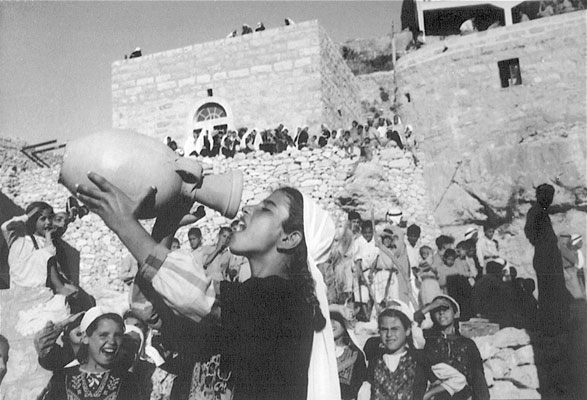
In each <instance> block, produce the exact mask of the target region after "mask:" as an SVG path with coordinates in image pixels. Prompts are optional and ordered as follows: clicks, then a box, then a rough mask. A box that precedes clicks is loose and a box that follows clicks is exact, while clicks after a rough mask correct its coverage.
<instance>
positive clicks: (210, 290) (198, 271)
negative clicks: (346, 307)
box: [77, 172, 340, 400]
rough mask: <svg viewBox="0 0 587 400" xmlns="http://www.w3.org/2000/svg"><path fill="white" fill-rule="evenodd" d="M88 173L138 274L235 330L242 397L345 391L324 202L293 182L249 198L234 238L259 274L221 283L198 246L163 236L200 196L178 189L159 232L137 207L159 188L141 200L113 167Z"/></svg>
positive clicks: (86, 194)
mask: <svg viewBox="0 0 587 400" xmlns="http://www.w3.org/2000/svg"><path fill="white" fill-rule="evenodd" d="M88 178H89V180H90V181H91V182H92V183H93V184H94V185H95V186H90V185H79V186H78V187H77V194H78V196H79V198H80V200H82V201H83V202H84V203H85V204H86V205H87V206H88V207H89V208H90V210H91V211H93V212H96V213H97V214H98V215H99V216H100V217H101V218H102V219H103V220H104V222H105V223H106V225H107V226H108V227H109V228H110V229H112V230H113V231H114V233H116V234H117V235H118V237H119V238H120V239H121V241H122V242H123V243H124V244H125V245H126V247H127V248H128V249H129V250H130V252H131V253H132V254H133V256H134V257H135V258H136V259H137V260H140V263H139V272H138V276H140V277H142V279H145V280H146V281H147V282H148V283H149V284H150V285H151V287H152V289H153V290H154V291H155V292H156V294H157V296H159V297H160V298H161V299H162V300H163V301H164V303H165V304H166V306H168V307H169V308H171V309H172V310H173V312H174V313H176V314H179V315H182V316H184V317H186V318H189V319H191V320H192V321H193V322H195V323H199V324H205V323H208V322H209V323H212V324H214V323H216V324H217V323H218V322H220V326H221V328H222V330H223V333H224V334H225V337H226V341H225V342H224V343H223V344H224V345H225V347H224V348H223V349H222V357H223V358H222V360H221V361H220V362H221V363H223V362H224V361H225V360H226V361H228V362H229V363H230V371H231V376H232V379H233V382H234V392H233V393H234V398H235V399H236V400H244V399H258V400H261V399H267V400H272V399H282V400H285V399H292V400H303V399H316V400H317V399H320V400H331V399H332V400H334V399H339V398H340V388H339V386H338V377H337V369H336V357H335V355H334V339H333V336H332V328H331V325H330V317H329V313H328V304H327V297H326V285H325V283H324V279H323V277H322V275H321V273H320V271H319V270H318V268H317V267H316V265H318V264H320V263H322V262H325V261H326V259H327V257H328V253H329V251H330V247H331V245H332V242H333V239H334V230H335V227H334V222H333V221H332V220H331V218H330V217H329V216H328V214H327V213H326V212H325V211H324V210H322V209H320V208H319V207H318V205H317V204H315V203H314V202H313V201H311V199H309V198H307V197H305V196H303V195H302V194H301V193H300V192H299V191H297V190H295V189H292V188H281V189H278V190H276V191H275V192H273V193H272V194H271V195H270V196H269V197H267V198H266V199H265V200H263V201H262V202H260V203H259V204H256V205H251V206H246V207H244V208H243V216H242V218H241V219H240V222H241V224H240V228H239V230H237V231H236V232H235V233H234V234H233V236H232V239H231V242H230V245H229V246H230V250H231V252H233V253H234V254H237V255H242V256H245V257H247V259H248V261H249V264H250V267H251V273H252V277H251V278H250V279H248V280H247V281H245V282H243V283H238V282H227V281H223V282H221V283H220V287H218V285H215V284H213V282H212V281H210V280H209V279H208V278H207V277H206V274H205V271H204V269H203V267H202V266H201V265H198V264H197V262H195V260H194V259H193V258H192V257H191V255H190V254H185V253H183V252H181V251H174V252H171V251H170V250H169V247H168V246H166V245H165V244H164V243H160V242H159V240H160V239H161V240H162V239H164V238H165V237H166V236H167V235H169V237H171V236H172V235H173V234H175V231H176V229H177V228H178V226H179V222H180V221H181V219H182V218H183V217H185V216H186V215H187V214H189V209H190V207H191V204H187V203H186V204H182V203H181V199H178V203H180V204H179V205H178V206H177V207H175V208H173V209H171V210H169V213H167V214H166V215H165V216H164V218H158V219H157V221H156V223H155V226H154V228H153V236H151V235H149V233H148V232H147V231H146V230H145V229H144V228H143V226H142V225H141V224H140V223H139V221H138V219H137V215H139V210H140V207H141V203H142V201H145V200H146V199H147V198H148V197H149V196H153V195H154V194H155V192H156V189H155V188H150V189H149V190H148V191H145V197H144V198H143V199H138V200H132V199H130V198H129V197H128V196H127V195H126V194H125V193H124V192H122V191H121V190H120V189H119V188H117V187H116V186H114V185H112V184H111V183H110V182H108V181H107V180H106V179H104V178H103V177H101V176H99V175H97V174H95V173H92V172H90V173H88ZM183 205H185V207H183ZM203 344H204V343H203Z"/></svg>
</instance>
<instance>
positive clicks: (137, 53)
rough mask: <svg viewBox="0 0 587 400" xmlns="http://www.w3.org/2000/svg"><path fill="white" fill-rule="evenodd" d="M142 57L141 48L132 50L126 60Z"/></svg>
mask: <svg viewBox="0 0 587 400" xmlns="http://www.w3.org/2000/svg"><path fill="white" fill-rule="evenodd" d="M142 55H143V53H142V52H141V48H140V47H137V48H136V49H134V51H133V52H132V53H130V56H129V57H128V58H137V57H141V56H142Z"/></svg>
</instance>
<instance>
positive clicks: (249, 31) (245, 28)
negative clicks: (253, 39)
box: [242, 24, 253, 35]
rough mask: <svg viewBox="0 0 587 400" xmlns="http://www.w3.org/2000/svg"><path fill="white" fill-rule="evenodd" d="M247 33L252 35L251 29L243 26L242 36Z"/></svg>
mask: <svg viewBox="0 0 587 400" xmlns="http://www.w3.org/2000/svg"><path fill="white" fill-rule="evenodd" d="M249 33H253V29H252V28H251V27H250V26H249V25H247V24H243V31H242V35H247V34H249Z"/></svg>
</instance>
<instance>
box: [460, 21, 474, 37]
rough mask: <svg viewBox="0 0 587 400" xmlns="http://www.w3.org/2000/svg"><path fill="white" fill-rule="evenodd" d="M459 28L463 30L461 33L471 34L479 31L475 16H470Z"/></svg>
mask: <svg viewBox="0 0 587 400" xmlns="http://www.w3.org/2000/svg"><path fill="white" fill-rule="evenodd" d="M459 29H460V31H461V35H469V34H471V33H475V32H477V30H478V29H477V26H476V24H475V17H473V18H469V19H468V20H466V21H465V22H463V23H462V24H461V27H460V28H459Z"/></svg>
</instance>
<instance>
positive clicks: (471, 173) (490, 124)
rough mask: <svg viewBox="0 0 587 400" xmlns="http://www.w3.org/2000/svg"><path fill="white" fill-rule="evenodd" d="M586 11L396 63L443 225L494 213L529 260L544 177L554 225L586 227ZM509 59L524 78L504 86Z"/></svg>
mask: <svg viewBox="0 0 587 400" xmlns="http://www.w3.org/2000/svg"><path fill="white" fill-rule="evenodd" d="M586 17H587V12H585V11H581V12H575V13H570V14H565V15H558V16H553V17H551V18H543V19H537V20H533V21H529V22H524V23H519V24H515V25H512V26H508V27H502V28H497V29H494V30H489V31H484V32H478V33H475V34H471V35H467V36H463V37H454V38H450V39H447V40H444V41H439V42H436V43H434V44H431V45H429V46H424V47H423V48H422V49H420V50H418V51H416V52H413V53H410V54H409V55H407V56H405V57H403V58H401V59H400V60H399V61H398V65H397V71H396V73H397V85H398V90H397V97H396V103H397V105H398V106H399V109H400V111H401V114H402V117H403V118H404V122H405V123H408V124H411V125H412V126H413V127H414V132H415V138H416V140H417V141H418V143H419V149H420V150H421V152H420V153H419V155H421V156H422V158H423V164H424V176H425V180H426V185H427V189H428V192H429V193H430V197H431V200H432V202H433V207H434V209H435V217H436V220H437V222H438V223H439V225H440V226H441V227H442V228H443V230H445V231H449V232H450V229H452V228H451V226H454V227H455V228H454V229H455V230H462V226H463V225H466V224H471V223H476V224H478V223H479V222H480V221H484V220H487V219H488V218H491V219H493V220H494V221H496V222H498V223H500V224H506V227H505V229H504V233H505V234H506V235H507V236H508V240H509V242H510V243H515V245H513V246H512V247H511V248H509V249H508V248H505V247H504V248H503V251H504V253H505V256H507V257H508V259H510V260H511V259H512V258H510V257H515V258H517V259H518V260H521V262H522V263H524V264H526V265H531V257H532V247H531V246H530V244H529V243H528V241H527V240H526V238H525V236H524V234H523V230H522V228H523V223H524V217H525V214H526V212H527V210H528V208H529V206H530V202H531V201H533V200H534V187H536V186H538V185H539V184H541V183H544V182H547V183H550V184H552V185H553V186H554V187H555V189H556V193H555V200H554V201H555V207H554V208H553V210H552V211H553V212H554V213H556V214H555V215H554V216H553V223H554V224H555V230H556V232H561V231H562V230H566V231H570V232H572V233H581V234H583V235H584V234H585V232H587V214H586V213H585V211H587V208H586V206H587V177H586V171H587V165H586V159H587V145H586V135H585V129H586V114H585V110H586V99H587V96H586V85H585V82H586V81H585V79H586V76H585V68H586V64H585V62H586V59H587V43H586V42H587V35H586V26H587V24H586ZM512 58H518V60H519V65H520V70H521V78H522V84H521V85H516V86H510V87H507V88H502V87H501V81H500V74H499V69H498V65H497V63H498V62H499V61H502V60H507V59H512ZM556 225H558V226H556ZM510 239H511V240H510Z"/></svg>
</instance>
